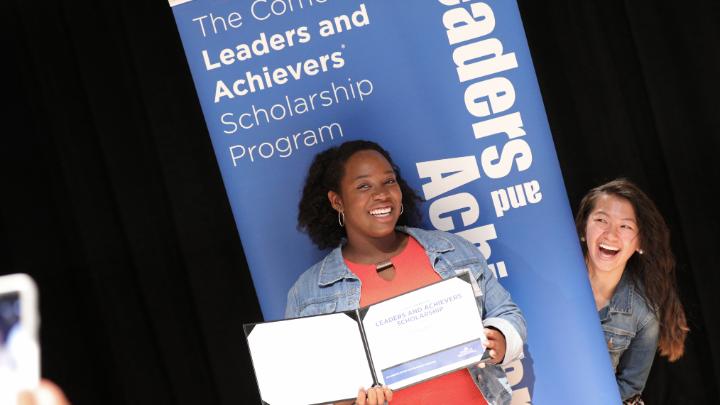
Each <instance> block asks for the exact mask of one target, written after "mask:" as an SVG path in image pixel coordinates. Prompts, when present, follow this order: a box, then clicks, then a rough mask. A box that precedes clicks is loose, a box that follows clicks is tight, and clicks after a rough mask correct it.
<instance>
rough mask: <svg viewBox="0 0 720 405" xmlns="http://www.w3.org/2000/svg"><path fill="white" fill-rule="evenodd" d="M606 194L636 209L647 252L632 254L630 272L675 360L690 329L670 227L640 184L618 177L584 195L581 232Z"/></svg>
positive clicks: (663, 350) (663, 351)
mask: <svg viewBox="0 0 720 405" xmlns="http://www.w3.org/2000/svg"><path fill="white" fill-rule="evenodd" d="M602 195H613V196H617V197H620V198H623V199H625V200H627V201H628V202H630V204H632V206H633V209H634V210H635V217H636V219H637V225H638V232H639V233H638V237H639V238H640V247H641V248H642V250H643V254H638V253H635V254H634V255H632V256H631V257H630V259H629V260H628V264H627V266H626V267H625V271H629V272H630V275H631V279H632V280H633V283H634V284H635V285H636V286H642V290H641V291H643V293H644V296H645V298H646V300H647V301H648V303H649V304H650V305H651V306H652V307H653V308H654V309H655V311H656V313H657V314H658V320H659V321H660V339H659V342H658V347H659V348H660V355H662V356H666V357H667V358H668V360H670V361H675V360H677V359H679V358H680V357H681V356H682V355H683V352H684V351H685V337H686V336H687V333H688V331H689V329H688V326H687V321H686V319H685V310H684V309H683V306H682V303H681V302H680V299H679V297H678V294H677V287H676V285H675V258H674V256H673V254H672V251H671V249H670V230H669V229H668V227H667V224H666V223H665V220H664V219H663V217H662V215H661V214H660V211H659V210H658V209H657V207H656V206H655V204H654V203H653V202H652V200H651V199H650V198H649V197H648V196H647V195H646V194H645V193H644V192H643V191H642V190H640V188H638V187H637V186H636V185H635V184H633V183H632V182H630V181H629V180H627V179H616V180H613V181H611V182H609V183H605V184H603V185H601V186H598V187H595V188H593V189H592V190H590V191H589V192H588V193H587V194H586V195H585V197H583V199H582V201H581V202H580V207H579V208H578V212H577V214H576V215H575V228H576V229H577V233H578V235H579V236H581V237H584V236H585V229H586V226H587V220H588V216H589V215H590V213H591V212H592V210H593V209H594V208H595V203H596V201H597V199H598V198H599V197H600V196H602ZM582 249H583V254H584V255H585V257H587V246H586V245H585V244H584V243H583V244H582Z"/></svg>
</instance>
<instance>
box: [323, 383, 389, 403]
mask: <svg viewBox="0 0 720 405" xmlns="http://www.w3.org/2000/svg"><path fill="white" fill-rule="evenodd" d="M392 396H393V392H392V390H391V389H390V388H388V387H385V386H382V387H372V388H368V390H367V391H366V390H365V389H364V388H360V390H359V391H358V396H357V398H355V401H354V402H353V401H346V402H336V403H335V405H354V404H357V405H383V404H385V402H386V401H387V402H390V401H391V400H392Z"/></svg>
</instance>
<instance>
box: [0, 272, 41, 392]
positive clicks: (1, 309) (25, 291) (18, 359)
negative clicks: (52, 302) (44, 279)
mask: <svg viewBox="0 0 720 405" xmlns="http://www.w3.org/2000/svg"><path fill="white" fill-rule="evenodd" d="M38 325H39V315H38V307H37V286H36V285H35V282H34V281H33V279H32V278H31V277H30V276H28V275H27V274H10V275H6V276H0V404H14V403H15V401H16V398H17V394H18V392H20V391H22V390H29V389H33V388H35V387H37V385H38V383H39V380H40V345H39V343H38Z"/></svg>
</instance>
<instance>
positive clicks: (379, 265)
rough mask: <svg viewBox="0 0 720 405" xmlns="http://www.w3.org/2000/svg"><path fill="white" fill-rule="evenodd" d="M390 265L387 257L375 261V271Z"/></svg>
mask: <svg viewBox="0 0 720 405" xmlns="http://www.w3.org/2000/svg"><path fill="white" fill-rule="evenodd" d="M391 267H393V264H392V262H391V261H390V260H389V259H388V260H383V261H381V262H377V263H375V271H377V272H378V273H380V272H381V271H383V270H387V269H389V268H391Z"/></svg>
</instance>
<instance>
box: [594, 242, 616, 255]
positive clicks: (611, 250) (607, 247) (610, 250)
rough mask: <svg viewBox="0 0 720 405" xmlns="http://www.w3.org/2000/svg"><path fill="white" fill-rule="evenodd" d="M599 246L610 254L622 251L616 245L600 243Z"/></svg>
mask: <svg viewBox="0 0 720 405" xmlns="http://www.w3.org/2000/svg"><path fill="white" fill-rule="evenodd" d="M599 247H600V250H602V251H603V252H605V253H608V254H615V253H617V252H619V251H620V248H618V247H615V246H610V245H606V244H604V243H601V244H600V245H599Z"/></svg>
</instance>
